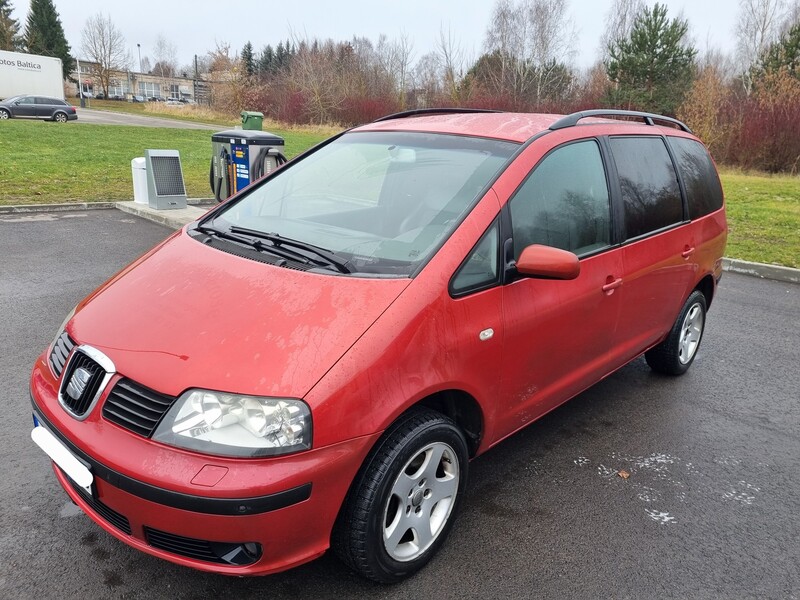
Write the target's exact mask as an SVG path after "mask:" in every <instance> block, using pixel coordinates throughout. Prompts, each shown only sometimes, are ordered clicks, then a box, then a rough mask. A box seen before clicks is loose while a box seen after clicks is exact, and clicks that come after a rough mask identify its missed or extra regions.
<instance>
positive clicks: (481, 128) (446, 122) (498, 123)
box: [353, 112, 563, 143]
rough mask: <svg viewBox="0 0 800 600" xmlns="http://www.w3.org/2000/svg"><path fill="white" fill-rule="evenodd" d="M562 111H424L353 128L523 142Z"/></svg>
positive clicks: (552, 120) (557, 117) (556, 119)
mask: <svg viewBox="0 0 800 600" xmlns="http://www.w3.org/2000/svg"><path fill="white" fill-rule="evenodd" d="M561 117H563V115H550V114H537V113H510V112H477V113H475V112H467V113H446V114H423V115H420V116H416V117H414V116H409V117H405V118H397V119H387V120H383V121H378V122H374V123H369V124H367V125H362V126H360V127H356V128H355V129H354V130H353V131H425V132H430V133H449V134H454V135H469V136H477V137H487V138H496V139H501V140H509V141H512V142H520V143H521V142H525V141H527V140H528V139H530V138H531V137H532V136H534V135H536V134H537V133H540V132H542V131H544V130H546V129H548V128H549V127H550V126H551V125H552V124H553V123H555V122H556V121H558V120H559V119H560V118H561Z"/></svg>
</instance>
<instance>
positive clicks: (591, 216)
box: [509, 140, 611, 258]
mask: <svg viewBox="0 0 800 600" xmlns="http://www.w3.org/2000/svg"><path fill="white" fill-rule="evenodd" d="M509 206H510V209H511V226H512V235H513V236H514V256H515V258H519V255H520V254H521V253H522V250H523V249H524V248H525V247H526V246H529V245H531V244H542V245H544V246H553V247H555V248H561V249H562V250H569V251H570V252H574V253H575V254H578V255H580V254H587V253H589V252H593V251H595V250H599V249H601V248H605V247H606V246H608V245H610V243H611V219H610V209H609V201H608V185H607V183H606V174H605V169H604V168H603V159H602V158H601V156H600V147H599V146H598V144H597V142H596V141H595V140H587V141H582V142H576V143H573V144H568V145H566V146H562V147H560V148H557V149H556V150H554V151H553V152H551V153H550V154H548V155H547V156H546V157H545V158H544V159H543V160H542V161H541V162H540V163H539V164H538V165H537V166H536V168H535V169H534V170H533V172H532V173H531V175H530V176H529V177H528V179H527V180H526V181H525V183H523V184H522V187H520V188H519V190H517V192H516V194H514V197H513V198H512V199H511V201H510V203H509Z"/></svg>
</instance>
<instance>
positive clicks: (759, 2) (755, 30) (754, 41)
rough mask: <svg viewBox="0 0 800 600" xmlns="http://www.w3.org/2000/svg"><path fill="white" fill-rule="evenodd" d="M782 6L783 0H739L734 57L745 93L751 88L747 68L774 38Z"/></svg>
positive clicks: (748, 69) (776, 33) (751, 81)
mask: <svg viewBox="0 0 800 600" xmlns="http://www.w3.org/2000/svg"><path fill="white" fill-rule="evenodd" d="M784 6H785V2H784V0H739V20H738V22H737V24H736V57H737V60H738V67H739V71H740V73H741V74H742V85H743V86H744V89H745V92H746V93H747V94H749V93H750V91H751V90H752V88H753V80H752V76H751V74H750V69H751V67H752V66H753V65H754V64H755V63H756V62H757V61H758V59H759V57H760V56H761V55H762V54H763V53H764V51H765V50H766V48H767V47H768V46H769V45H770V44H771V43H772V42H774V41H775V40H776V38H777V36H778V31H779V30H778V28H779V26H780V23H781V17H782V14H783V9H784Z"/></svg>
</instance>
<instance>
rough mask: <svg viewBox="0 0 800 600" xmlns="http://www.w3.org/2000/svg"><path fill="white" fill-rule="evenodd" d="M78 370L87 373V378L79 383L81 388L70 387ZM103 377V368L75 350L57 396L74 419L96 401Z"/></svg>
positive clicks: (104, 373)
mask: <svg viewBox="0 0 800 600" xmlns="http://www.w3.org/2000/svg"><path fill="white" fill-rule="evenodd" d="M79 370H83V371H86V372H88V373H89V378H88V380H86V381H84V382H82V383H81V385H82V386H83V387H82V388H80V387H79V386H77V387H76V386H72V387H71V385H70V384H71V383H72V378H73V376H75V374H76V373H77V372H78V371H79ZM105 376H106V372H105V370H104V369H103V367H101V366H100V365H99V364H97V362H95V361H94V360H93V359H91V358H89V356H87V355H86V354H84V353H83V352H81V350H80V349H78V350H76V351H75V353H74V354H73V355H72V360H70V361H69V364H68V365H67V368H66V371H65V372H64V380H63V381H62V382H61V388H60V390H59V394H60V396H61V402H62V404H63V405H64V406H65V407H66V408H67V409H69V411H70V412H71V413H72V414H73V415H75V416H76V417H82V416H83V415H85V414H86V411H88V410H89V407H90V406H92V403H93V402H94V401H95V400H96V399H97V395H98V392H99V391H100V386H101V385H102V383H103V379H104V377H105ZM76 379H77V378H76Z"/></svg>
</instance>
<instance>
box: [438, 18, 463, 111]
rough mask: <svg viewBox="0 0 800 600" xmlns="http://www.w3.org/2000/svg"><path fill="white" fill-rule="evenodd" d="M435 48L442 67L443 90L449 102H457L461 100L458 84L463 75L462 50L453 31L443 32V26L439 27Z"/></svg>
mask: <svg viewBox="0 0 800 600" xmlns="http://www.w3.org/2000/svg"><path fill="white" fill-rule="evenodd" d="M436 50H437V53H438V55H439V63H440V65H441V69H442V79H443V82H444V92H445V94H447V96H449V97H450V101H451V102H454V103H456V104H459V103H460V102H461V100H462V98H461V86H460V84H461V79H462V78H463V76H464V51H463V50H462V48H461V45H460V44H459V43H458V41H457V40H456V39H455V38H454V37H453V32H452V31H450V30H449V29H448V30H447V32H445V30H444V28H441V29H439V43H438V46H437V49H436Z"/></svg>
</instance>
